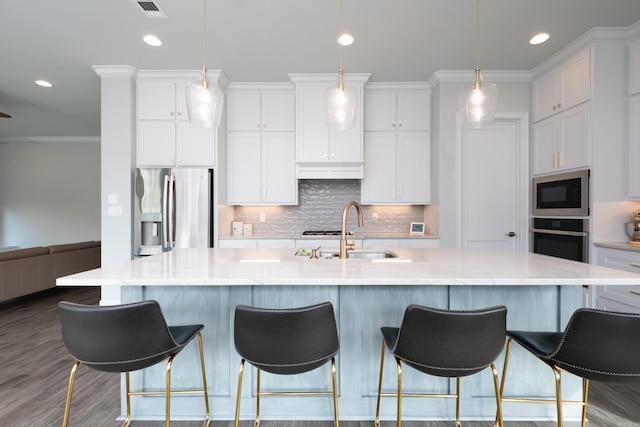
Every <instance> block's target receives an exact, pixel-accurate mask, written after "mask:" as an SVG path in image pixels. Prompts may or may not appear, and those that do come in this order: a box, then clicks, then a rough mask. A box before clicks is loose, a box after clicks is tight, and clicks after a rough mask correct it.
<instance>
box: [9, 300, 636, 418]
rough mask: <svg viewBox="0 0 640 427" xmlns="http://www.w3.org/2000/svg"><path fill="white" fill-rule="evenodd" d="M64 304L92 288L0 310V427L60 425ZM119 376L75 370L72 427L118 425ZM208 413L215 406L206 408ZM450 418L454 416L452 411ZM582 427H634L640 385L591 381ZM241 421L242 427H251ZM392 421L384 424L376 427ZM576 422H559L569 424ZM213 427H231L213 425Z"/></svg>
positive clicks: (65, 357) (66, 363)
mask: <svg viewBox="0 0 640 427" xmlns="http://www.w3.org/2000/svg"><path fill="white" fill-rule="evenodd" d="M60 300H68V301H74V302H79V303H87V304H95V303H97V302H98V300H99V291H98V290H97V289H95V288H73V289H56V290H53V291H50V292H46V293H44V294H40V295H38V296H36V297H31V298H27V299H23V300H19V301H18V302H14V303H11V304H4V305H0V355H2V358H1V360H2V365H1V368H0V427H27V426H30V427H32V426H42V427H53V426H60V425H61V424H62V414H63V411H64V402H65V398H66V390H67V381H68V376H69V370H70V369H71V365H72V364H73V359H72V358H71V356H70V355H69V353H68V352H67V350H66V349H65V347H64V345H63V343H62V339H61V336H60V325H59V319H58V313H57V303H58V301H60ZM119 386H120V383H119V377H118V375H114V374H105V373H100V372H97V371H94V370H89V369H80V370H79V371H78V375H77V377H76V387H75V390H74V400H73V407H72V412H71V420H70V423H69V424H70V426H72V427H111V426H114V427H115V426H120V424H121V423H120V422H118V421H116V418H117V417H118V415H119V413H120V410H119V408H120V400H119V399H120V398H119ZM212 411H215V407H212ZM452 415H453V414H452ZM588 418H589V424H588V425H589V426H603V427H613V426H615V427H640V385H638V386H628V385H623V386H620V385H615V386H610V385H607V384H601V383H592V385H591V393H590V403H589V410H588ZM332 424H333V423H332V422H318V421H268V420H264V421H262V422H261V427H331V426H332ZM340 424H341V426H343V427H373V426H374V422H373V420H363V421H343V422H341V423H340ZM201 425H202V423H201V422H191V421H189V422H186V421H183V422H177V421H176V422H172V426H175V427H200V426H201ZM252 425H253V422H252V421H247V420H245V421H243V422H242V423H241V427H251V426H252ZM394 425H395V423H393V422H383V423H382V427H392V426H394ZM403 425H404V426H405V427H448V426H455V422H454V421H453V418H452V421H425V422H404V423H403ZM463 425H464V426H465V427H493V423H491V422H479V421H467V422H463ZM578 425H579V423H576V422H571V423H568V422H566V423H565V426H566V427H576V426H578ZM160 426H164V423H163V422H162V421H154V422H151V421H134V422H132V427H160ZM211 426H212V427H232V426H233V422H232V421H215V422H212V423H211ZM506 426H509V427H552V426H556V423H555V422H533V421H531V422H513V421H511V422H506Z"/></svg>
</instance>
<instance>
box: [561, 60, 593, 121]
mask: <svg viewBox="0 0 640 427" xmlns="http://www.w3.org/2000/svg"><path fill="white" fill-rule="evenodd" d="M590 52H591V51H590V50H589V49H584V50H582V51H580V52H578V54H576V55H575V56H573V57H571V58H569V59H568V60H566V61H564V62H563V63H562V64H561V65H560V69H559V71H558V72H559V75H558V90H559V103H560V106H559V108H560V110H566V109H568V108H571V107H573V106H575V105H578V104H580V103H581V102H584V101H586V100H588V99H589V98H590V97H591V55H590Z"/></svg>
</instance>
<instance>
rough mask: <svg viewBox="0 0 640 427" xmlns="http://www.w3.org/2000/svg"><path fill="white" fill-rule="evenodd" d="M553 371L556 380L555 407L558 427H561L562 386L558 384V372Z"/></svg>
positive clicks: (554, 369)
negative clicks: (556, 408)
mask: <svg viewBox="0 0 640 427" xmlns="http://www.w3.org/2000/svg"><path fill="white" fill-rule="evenodd" d="M551 369H553V375H554V376H555V378H556V405H557V407H558V427H562V384H561V383H560V372H559V371H558V370H557V369H556V368H555V367H553V366H552V367H551Z"/></svg>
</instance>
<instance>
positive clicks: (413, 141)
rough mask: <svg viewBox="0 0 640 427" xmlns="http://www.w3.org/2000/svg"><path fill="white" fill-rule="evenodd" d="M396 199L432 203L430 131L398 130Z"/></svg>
mask: <svg viewBox="0 0 640 427" xmlns="http://www.w3.org/2000/svg"><path fill="white" fill-rule="evenodd" d="M396 176H397V180H396V197H395V198H396V201H397V202H399V203H406V204H424V203H431V142H430V135H429V133H428V132H398V133H397V156H396Z"/></svg>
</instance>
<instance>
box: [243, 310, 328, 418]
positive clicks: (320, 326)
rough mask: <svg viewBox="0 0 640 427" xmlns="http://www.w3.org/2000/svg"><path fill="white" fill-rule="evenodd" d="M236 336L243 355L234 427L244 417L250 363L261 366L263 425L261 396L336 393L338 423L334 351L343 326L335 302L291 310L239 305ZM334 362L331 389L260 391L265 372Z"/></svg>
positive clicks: (294, 370)
mask: <svg viewBox="0 0 640 427" xmlns="http://www.w3.org/2000/svg"><path fill="white" fill-rule="evenodd" d="M234 340H235V347H236V351H237V352H238V354H239V355H240V357H241V358H242V360H241V361H240V368H239V370H238V393H237V397H236V414H235V424H234V425H235V427H238V422H239V418H240V400H241V392H242V374H243V371H244V363H245V361H247V362H249V363H250V364H251V365H253V366H255V367H256V369H257V387H256V388H257V390H256V420H255V427H258V426H259V425H260V397H261V396H264V395H333V414H334V424H335V427H339V421H338V388H337V380H336V361H335V355H336V354H337V353H338V350H339V348H340V344H339V342H338V330H337V327H336V321H335V316H334V312H333V305H331V303H330V302H324V303H321V304H317V305H312V306H308V307H301V308H292V309H266V308H256V307H250V306H247V305H239V306H237V307H236V312H235V324H234ZM329 361H331V379H332V386H333V387H332V391H318V392H312V391H309V392H295V391H279V392H266V391H262V390H260V372H261V371H265V372H269V373H272V374H281V375H291V374H301V373H304V372H309V371H312V370H314V369H316V368H319V367H320V366H322V365H324V364H325V363H327V362H329Z"/></svg>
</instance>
